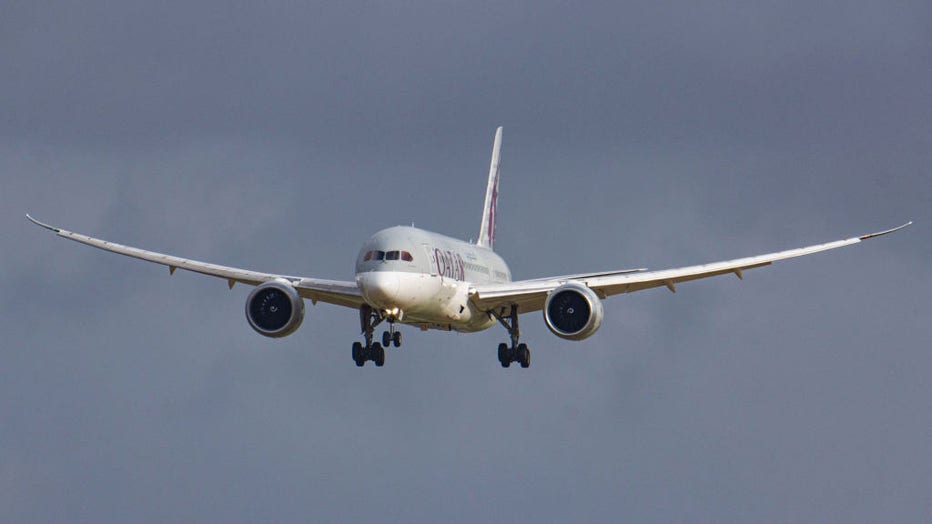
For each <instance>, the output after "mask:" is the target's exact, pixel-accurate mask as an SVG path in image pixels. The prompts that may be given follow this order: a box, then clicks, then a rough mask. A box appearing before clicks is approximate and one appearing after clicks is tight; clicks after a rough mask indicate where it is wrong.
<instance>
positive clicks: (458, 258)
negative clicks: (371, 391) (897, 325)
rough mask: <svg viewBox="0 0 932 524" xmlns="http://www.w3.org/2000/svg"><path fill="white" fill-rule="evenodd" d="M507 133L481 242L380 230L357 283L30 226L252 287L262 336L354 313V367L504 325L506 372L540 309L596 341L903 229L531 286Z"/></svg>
mask: <svg viewBox="0 0 932 524" xmlns="http://www.w3.org/2000/svg"><path fill="white" fill-rule="evenodd" d="M501 147H502V128H501V127H499V128H498V129H497V130H496V131H495V139H494V142H493V147H492V164H491V167H490V169H489V183H488V187H487V189H486V193H485V205H484V207H483V209H482V222H481V225H480V229H479V237H478V240H477V241H476V243H470V242H463V241H461V240H457V239H454V238H450V237H447V236H444V235H440V234H437V233H432V232H430V231H425V230H422V229H417V228H414V227H401V226H399V227H391V228H388V229H383V230H382V231H379V232H378V233H376V234H374V235H373V236H372V237H371V238H369V240H367V241H366V242H365V243H364V244H363V246H362V248H361V249H360V251H359V256H358V257H357V259H356V279H355V280H354V281H352V282H348V281H338V280H324V279H319V278H310V277H295V276H288V275H276V274H271V273H261V272H257V271H250V270H246V269H238V268H233V267H227V266H219V265H216V264H209V263H206V262H198V261H196V260H189V259H185V258H179V257H176V256H172V255H165V254H161V253H155V252H152V251H146V250H143V249H139V248H135V247H129V246H124V245H120V244H115V243H112V242H108V241H106V240H100V239H97V238H93V237H89V236H86V235H82V234H79V233H73V232H71V231H66V230H64V229H60V228H57V227H52V226H50V225H47V224H43V223H42V222H39V221H38V220H36V219H34V218H32V217H31V216H29V215H26V218H28V219H29V220H30V221H32V222H33V223H35V224H37V225H39V226H42V227H44V228H46V229H49V230H51V231H53V232H55V233H56V234H58V236H61V237H64V238H67V239H70V240H74V241H76V242H80V243H82V244H87V245H89V246H93V247H96V248H100V249H103V250H106V251H111V252H113V253H119V254H121V255H127V256H131V257H135V258H139V259H142V260H146V261H149V262H155V263H157V264H162V265H164V266H168V269H169V272H170V273H172V274H174V272H175V270H177V269H184V270H187V271H194V272H196V273H203V274H205V275H211V276H215V277H220V278H222V279H225V280H226V281H227V283H228V285H229V286H230V288H232V287H233V285H234V284H236V283H242V284H247V285H250V286H255V289H253V290H252V292H251V293H250V294H249V297H248V298H247V299H246V320H248V321H249V325H250V326H252V328H253V329H254V330H256V331H257V332H258V333H259V334H260V335H264V336H266V337H284V336H286V335H290V334H291V333H293V332H294V331H295V330H296V329H298V327H299V326H300V325H301V322H302V321H303V320H304V300H305V299H308V300H310V301H311V303H312V304H316V303H317V302H326V303H329V304H335V305H338V306H344V307H348V308H352V309H355V310H356V311H357V312H358V313H359V324H360V328H361V330H362V335H363V339H364V340H363V341H362V342H359V341H357V342H354V343H353V347H352V356H353V361H354V362H355V363H356V365H357V366H363V365H365V363H366V362H367V361H369V360H371V361H374V362H375V365H376V366H382V365H383V364H384V363H385V348H387V347H389V346H394V347H399V346H401V332H400V331H397V329H396V328H397V325H398V324H408V325H412V326H417V327H419V328H420V329H422V330H428V329H439V330H444V331H460V332H474V331H481V330H484V329H488V328H490V327H492V326H494V325H495V324H501V325H502V326H504V328H505V329H506V330H507V331H508V335H509V338H510V342H509V343H502V344H499V346H498V361H499V362H500V363H501V365H502V366H503V367H508V366H510V365H511V363H512V362H517V363H519V364H520V365H521V367H524V368H526V367H528V366H529V365H530V363H531V353H530V351H529V350H528V347H527V345H526V344H523V343H520V341H519V340H520V337H521V331H520V329H519V327H518V317H519V315H520V314H522V313H530V312H534V311H543V316H544V321H545V322H546V324H547V327H548V328H549V329H550V331H551V332H553V334H554V335H556V336H558V337H560V338H564V339H568V340H582V339H584V338H587V337H589V336H591V335H592V334H593V333H595V332H596V330H598V329H599V326H600V325H601V323H602V300H603V299H604V298H606V297H608V296H611V295H617V294H620V293H632V292H634V291H641V290H644V289H650V288H656V287H665V288H667V289H669V290H670V291H672V292H676V286H677V284H680V283H682V282H687V281H689V280H695V279H699V278H705V277H712V276H717V275H727V274H733V275H735V276H737V277H738V278H743V272H744V271H745V270H747V269H752V268H756V267H761V266H766V265H769V264H771V263H773V262H776V261H778V260H783V259H787V258H793V257H798V256H802V255H809V254H812V253H817V252H819V251H826V250H829V249H835V248H838V247H842V246H847V245H850V244H856V243H858V242H860V241H862V240H867V239H869V238H873V237H877V236H880V235H885V234H887V233H892V232H894V231H897V230H899V229H902V228H904V227H906V226H908V225H909V224H911V223H912V222H908V223H906V224H903V225H902V226H899V227H896V228H893V229H888V230H886V231H881V232H879V233H873V234H869V235H862V236H857V237H852V238H848V239H845V240H838V241H835V242H829V243H826V244H818V245H814V246H809V247H803V248H799V249H791V250H788V251H780V252H777V253H770V254H766V255H759V256H753V257H747V258H739V259H735V260H727V261H723V262H713V263H710V264H703V265H698V266H689V267H682V268H677V269H665V270H661V271H647V270H645V269H621V270H617V271H604V272H599V273H580V274H575V275H563V276H556V277H548V278H536V279H531V280H512V279H511V271H510V270H509V269H508V265H507V264H506V263H505V261H504V260H503V259H502V258H501V257H500V256H498V255H497V254H496V253H495V251H493V248H494V247H495V219H496V206H497V204H498V180H499V158H500V154H501ZM383 322H385V323H387V324H388V326H387V327H388V329H387V330H386V331H384V333H383V334H382V337H381V343H380V342H377V341H374V338H375V330H376V327H378V326H379V325H380V324H382V323H383Z"/></svg>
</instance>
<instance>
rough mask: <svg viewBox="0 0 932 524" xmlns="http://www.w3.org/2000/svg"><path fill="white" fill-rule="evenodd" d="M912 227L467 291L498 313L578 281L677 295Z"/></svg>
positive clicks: (609, 289)
mask: <svg viewBox="0 0 932 524" xmlns="http://www.w3.org/2000/svg"><path fill="white" fill-rule="evenodd" d="M910 224H912V222H907V223H906V224H903V225H902V226H899V227H895V228H893V229H888V230H886V231H881V232H879V233H871V234H869V235H861V236H858V237H853V238H848V239H845V240H837V241H835V242H828V243H825V244H817V245H813V246H808V247H802V248H798V249H790V250H787V251H780V252H777V253H768V254H766V255H758V256H753V257H746V258H737V259H734V260H725V261H722V262H713V263H710V264H702V265H698V266H689V267H681V268H676V269H665V270H660V271H639V270H622V271H617V272H605V273H592V274H588V275H580V276H578V277H575V278H574V277H573V276H569V277H554V278H550V279H546V278H544V279H533V280H519V281H515V282H508V283H505V284H478V285H474V286H472V288H471V289H470V295H471V300H472V301H473V303H475V304H476V305H477V306H478V307H480V308H482V309H483V310H485V311H491V310H497V309H499V308H502V307H506V306H511V305H517V306H518V311H519V312H521V313H528V312H531V311H538V310H540V309H542V308H543V307H544V302H545V301H546V300H547V296H548V295H549V294H550V292H551V291H553V290H554V289H556V288H557V287H559V286H561V285H563V284H566V283H568V282H578V283H581V284H584V285H586V286H588V287H590V288H591V289H593V290H594V291H595V292H596V293H597V294H598V295H599V297H601V298H605V297H607V296H611V295H617V294H621V293H633V292H635V291H641V290H643V289H650V288H655V287H666V288H667V289H669V290H670V291H672V292H674V293H675V292H676V285H677V284H679V283H682V282H688V281H690V280H697V279H700V278H706V277H714V276H718V275H727V274H734V275H735V276H737V277H738V278H741V279H743V278H744V275H743V272H744V270H747V269H753V268H756V267H762V266H768V265H770V264H772V263H774V262H776V261H778V260H785V259H788V258H795V257H801V256H803V255H811V254H813V253H818V252H820V251H828V250H829V249H836V248H839V247H844V246H850V245H851V244H857V243H858V242H861V241H862V240H867V239H869V238H874V237H879V236H881V235H886V234H888V233H893V232H894V231H898V230H900V229H903V228H904V227H906V226H908V225H910Z"/></svg>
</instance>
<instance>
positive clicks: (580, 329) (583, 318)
mask: <svg viewBox="0 0 932 524" xmlns="http://www.w3.org/2000/svg"><path fill="white" fill-rule="evenodd" d="M544 320H545V321H546V322H547V327H548V328H550V331H551V332H553V334H554V335H556V336H558V337H560V338H565V339H567V340H582V339H584V338H588V337H590V336H592V335H593V334H594V333H595V332H596V331H597V330H598V329H599V326H600V325H602V301H601V300H600V299H599V297H598V295H596V294H595V291H593V290H592V289H590V288H589V287H587V286H585V285H583V284H578V283H569V284H564V285H562V286H560V287H558V288H556V289H554V290H553V291H551V292H550V295H549V296H548V297H547V301H546V302H545V303H544Z"/></svg>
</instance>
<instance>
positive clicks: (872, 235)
mask: <svg viewBox="0 0 932 524" xmlns="http://www.w3.org/2000/svg"><path fill="white" fill-rule="evenodd" d="M912 223H913V221H912V220H910V221H909V222H907V223H905V224H903V225H902V226H898V227H894V228H892V229H888V230H886V231H880V232H878V233H871V234H869V235H862V236H860V237H858V238H860V239H861V240H867V239H868V238H874V237H879V236H883V235H886V234H888V233H893V232H895V231H899V230H901V229H903V228H904V227H906V226H909V225H912Z"/></svg>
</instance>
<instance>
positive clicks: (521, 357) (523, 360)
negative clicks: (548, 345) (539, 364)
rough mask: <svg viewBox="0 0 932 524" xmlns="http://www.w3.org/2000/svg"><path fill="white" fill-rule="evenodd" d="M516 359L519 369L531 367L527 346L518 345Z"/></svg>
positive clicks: (529, 352) (529, 351)
mask: <svg viewBox="0 0 932 524" xmlns="http://www.w3.org/2000/svg"><path fill="white" fill-rule="evenodd" d="M516 357H517V360H518V363H520V364H521V367H523V368H527V367H528V366H530V365H531V350H529V349H528V348H527V344H518V354H517V355H516Z"/></svg>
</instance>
